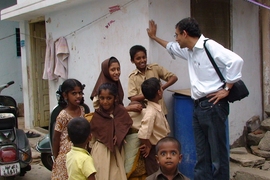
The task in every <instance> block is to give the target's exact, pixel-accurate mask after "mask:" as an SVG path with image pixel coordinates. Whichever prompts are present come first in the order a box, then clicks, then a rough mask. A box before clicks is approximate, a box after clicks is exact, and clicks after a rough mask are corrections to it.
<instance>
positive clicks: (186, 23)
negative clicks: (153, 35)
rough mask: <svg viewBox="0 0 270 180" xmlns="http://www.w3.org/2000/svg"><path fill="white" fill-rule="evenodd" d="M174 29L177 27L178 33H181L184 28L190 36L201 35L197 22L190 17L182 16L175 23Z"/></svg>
mask: <svg viewBox="0 0 270 180" xmlns="http://www.w3.org/2000/svg"><path fill="white" fill-rule="evenodd" d="M175 29H178V30H179V31H180V33H181V34H182V33H183V31H184V30H185V31H186V32H187V34H188V35H189V36H191V37H198V38H200V36H201V30H200V28H199V24H198V22H197V21H196V19H194V18H192V17H188V18H184V19H182V20H181V21H179V22H178V23H177V24H176V25H175Z"/></svg>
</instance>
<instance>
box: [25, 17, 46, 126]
mask: <svg viewBox="0 0 270 180" xmlns="http://www.w3.org/2000/svg"><path fill="white" fill-rule="evenodd" d="M30 37H31V56H32V65H31V66H32V67H31V68H32V71H31V72H32V78H31V80H32V83H33V86H32V87H33V89H32V91H33V103H34V122H33V125H34V127H43V128H47V127H48V126H49V118H50V102H49V84H48V81H47V80H44V79H42V75H43V70H44V63H45V53H46V27H45V21H40V22H34V23H30Z"/></svg>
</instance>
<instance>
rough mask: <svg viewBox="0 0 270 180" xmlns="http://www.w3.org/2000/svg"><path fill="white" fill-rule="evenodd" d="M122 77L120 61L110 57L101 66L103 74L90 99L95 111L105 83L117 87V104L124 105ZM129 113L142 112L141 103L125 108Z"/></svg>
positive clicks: (101, 73) (100, 75)
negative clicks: (99, 94)
mask: <svg viewBox="0 0 270 180" xmlns="http://www.w3.org/2000/svg"><path fill="white" fill-rule="evenodd" d="M120 75H121V69H120V63H119V61H118V59H116V58H115V57H110V58H109V59H106V60H105V61H103V62H102V64H101V72H100V74H99V77H98V79H97V82H96V85H95V87H94V89H93V92H92V94H91V97H90V99H91V100H93V106H94V108H95V109H97V108H98V107H99V99H98V88H99V87H100V85H101V84H103V83H107V82H109V83H113V84H115V85H116V86H117V90H118V92H117V95H118V96H117V99H116V100H117V102H118V103H119V104H122V105H124V104H123V98H124V92H123V88H122V84H121V82H120ZM125 108H126V110H127V111H133V112H141V110H142V105H141V104H140V103H132V104H129V105H128V106H126V107H125Z"/></svg>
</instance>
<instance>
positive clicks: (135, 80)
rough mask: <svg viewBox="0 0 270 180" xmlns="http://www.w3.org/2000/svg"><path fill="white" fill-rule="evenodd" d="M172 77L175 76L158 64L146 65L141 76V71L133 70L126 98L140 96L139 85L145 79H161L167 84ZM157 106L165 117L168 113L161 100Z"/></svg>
mask: <svg viewBox="0 0 270 180" xmlns="http://www.w3.org/2000/svg"><path fill="white" fill-rule="evenodd" d="M174 75H175V74H173V73H172V72H169V71H168V70H167V69H165V68H164V67H162V66H160V65H158V64H147V65H146V70H145V74H142V73H141V71H139V70H138V69H135V70H134V71H133V72H132V73H131V74H130V75H129V80H128V97H129V98H130V97H132V96H135V95H139V94H142V90H141V85H142V83H143V82H144V81H145V80H146V79H149V78H151V77H156V78H157V79H162V80H164V81H166V82H167V81H168V80H169V78H170V77H172V76H174ZM159 104H160V105H161V107H162V110H163V112H164V114H165V115H166V114H167V113H168V112H167V108H166V105H165V102H164V99H163V98H162V99H161V100H160V101H159Z"/></svg>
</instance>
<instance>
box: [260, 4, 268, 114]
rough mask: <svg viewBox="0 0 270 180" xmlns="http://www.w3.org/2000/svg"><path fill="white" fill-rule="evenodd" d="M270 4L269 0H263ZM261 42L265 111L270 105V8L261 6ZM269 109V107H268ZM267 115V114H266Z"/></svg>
mask: <svg viewBox="0 0 270 180" xmlns="http://www.w3.org/2000/svg"><path fill="white" fill-rule="evenodd" d="M261 2H262V3H263V4H265V5H268V6H270V2H269V0H261ZM260 22H261V32H262V33H261V40H262V41H261V42H262V44H261V45H262V53H261V54H262V65H263V66H262V76H263V77H262V78H263V84H262V86H263V112H265V109H266V108H267V106H270V10H269V9H266V8H260ZM267 109H269V108H267ZM265 116H266V114H265Z"/></svg>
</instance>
